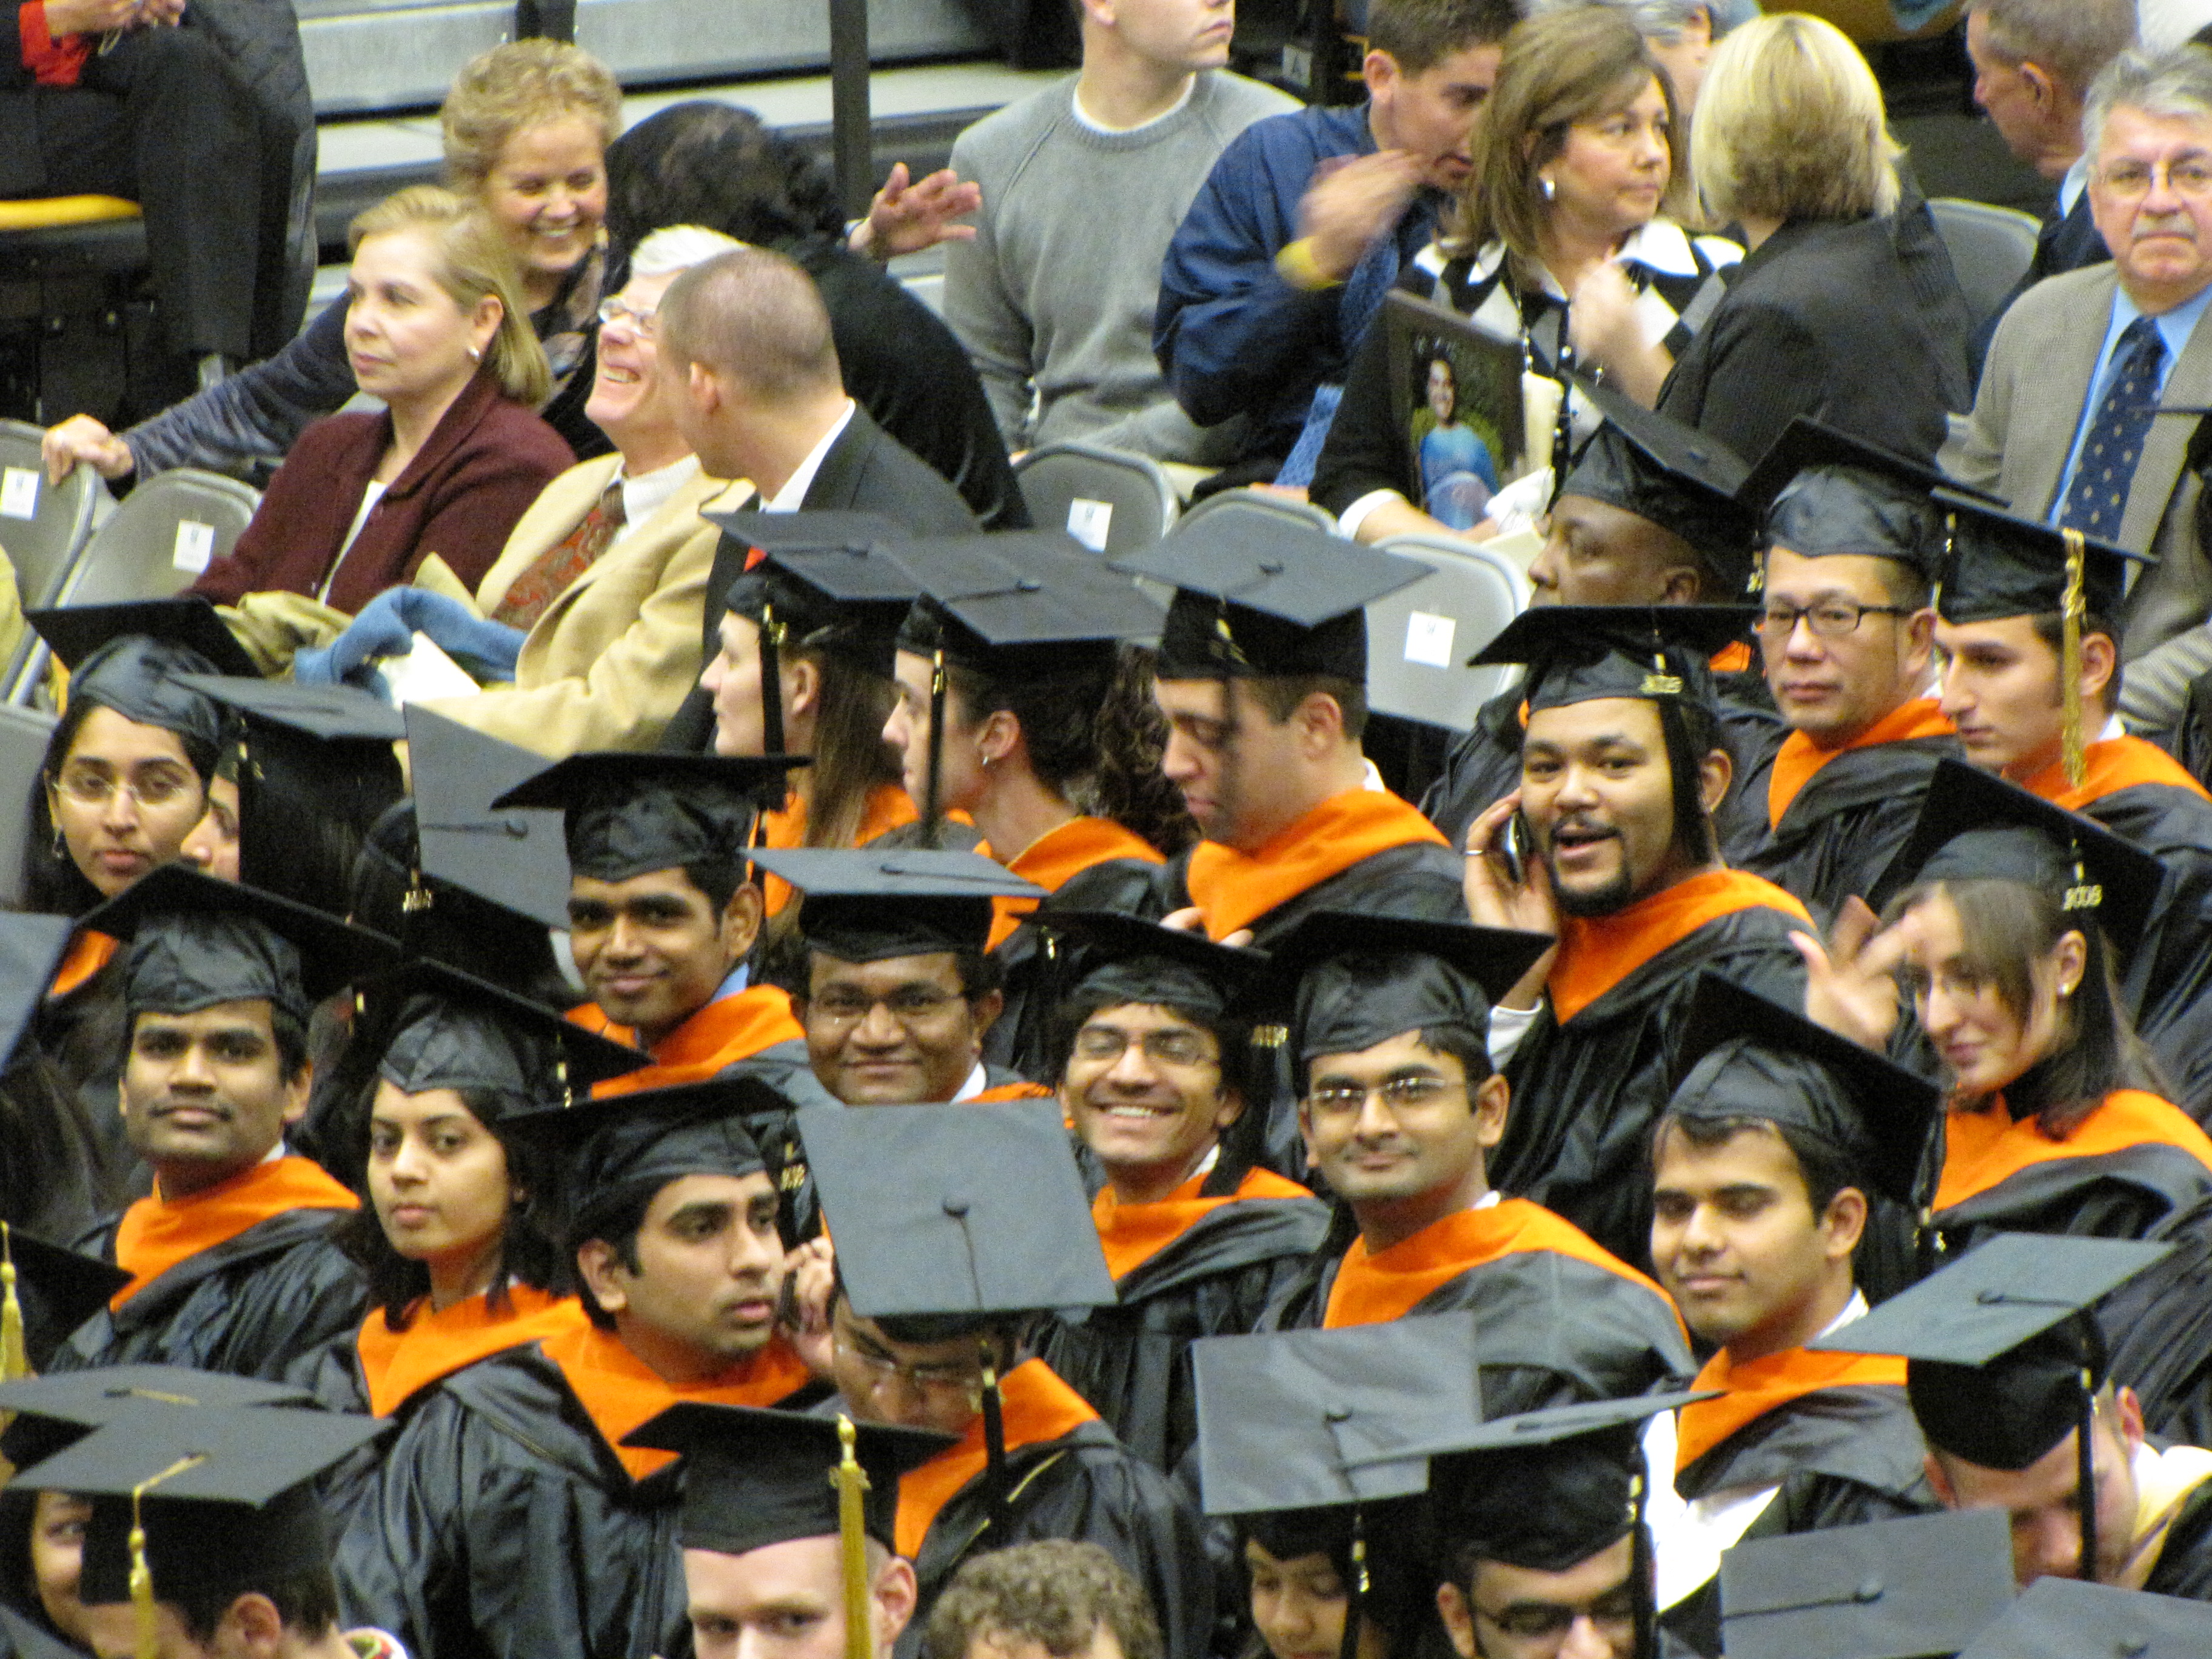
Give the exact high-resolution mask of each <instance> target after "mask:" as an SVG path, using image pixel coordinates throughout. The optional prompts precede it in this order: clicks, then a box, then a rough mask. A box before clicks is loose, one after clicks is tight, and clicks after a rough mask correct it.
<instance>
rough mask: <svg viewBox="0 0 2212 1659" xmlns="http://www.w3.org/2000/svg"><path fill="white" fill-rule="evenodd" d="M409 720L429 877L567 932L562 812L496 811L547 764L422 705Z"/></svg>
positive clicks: (412, 708) (410, 710)
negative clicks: (499, 803) (504, 797)
mask: <svg viewBox="0 0 2212 1659" xmlns="http://www.w3.org/2000/svg"><path fill="white" fill-rule="evenodd" d="M403 712H404V716H405V719H406V722H407V761H408V769H409V772H410V775H411V777H412V779H413V781H414V785H415V835H416V844H417V846H418V847H419V848H420V849H421V852H420V858H421V864H422V871H421V873H422V874H423V875H424V876H427V877H428V878H430V879H431V880H433V881H438V882H445V883H447V884H450V885H452V886H454V887H458V888H459V889H461V890H463V891H465V892H469V893H473V894H474V895H476V896H477V897H478V898H481V899H484V900H487V901H489V902H491V903H493V904H496V905H499V906H500V907H501V908H504V909H507V910H512V911H513V912H514V913H515V914H516V915H523V916H527V917H529V918H530V919H531V920H532V921H536V922H539V923H542V924H543V925H544V926H545V927H552V928H563V927H567V926H568V844H567V842H566V841H565V840H564V839H563V837H562V827H561V814H560V813H559V812H557V811H552V810H550V808H545V807H532V806H510V807H507V808H505V809H503V810H495V808H494V807H493V805H492V803H493V802H494V801H495V800H497V799H499V798H500V797H501V796H502V795H504V794H505V793H507V791H508V790H510V789H513V788H515V787H518V786H520V784H521V783H523V782H524V781H526V780H527V779H530V778H532V777H535V776H537V775H538V774H539V773H541V772H543V771H544V769H545V761H544V757H543V756H540V755H535V754H532V752H531V751H530V750H527V749H524V748H520V747H519V746H517V745H516V744H511V743H503V742H501V740H500V739H499V738H495V737H490V736H488V735H487V734H485V733H484V732H478V731H477V730H476V729H474V728H473V727H471V726H464V725H462V724H461V723H460V722H459V720H448V719H447V718H446V716H444V715H443V714H434V713H432V712H431V711H430V710H429V709H428V708H423V707H422V706H421V705H420V704H417V703H410V704H409V705H408V706H407V708H405V710H404V711H403ZM434 902H435V901H434Z"/></svg>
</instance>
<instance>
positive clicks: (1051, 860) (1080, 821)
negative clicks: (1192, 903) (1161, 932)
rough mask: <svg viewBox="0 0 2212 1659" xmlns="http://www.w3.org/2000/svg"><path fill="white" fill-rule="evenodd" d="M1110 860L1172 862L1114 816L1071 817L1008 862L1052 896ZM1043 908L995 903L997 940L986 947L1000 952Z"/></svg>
mask: <svg viewBox="0 0 2212 1659" xmlns="http://www.w3.org/2000/svg"><path fill="white" fill-rule="evenodd" d="M1109 859H1137V860H1142V861H1143V862H1144V863H1146V864H1162V863H1164V862H1166V860H1164V859H1162V858H1161V857H1160V854H1159V850H1158V848H1155V847H1154V846H1153V845H1152V842H1148V841H1146V839H1145V838H1144V837H1143V836H1139V835H1138V834H1136V833H1135V832H1134V831H1133V830H1130V829H1123V828H1122V827H1121V825H1120V824H1118V823H1115V822H1114V820H1113V819H1111V818H1085V817H1077V818H1070V819H1069V820H1068V821H1067V822H1066V823H1063V824H1061V825H1060V826H1059V827H1058V828H1057V829H1048V830H1046V831H1045V832H1044V834H1042V836H1038V837H1037V838H1036V840H1035V841H1033V842H1030V844H1029V845H1028V846H1027V847H1025V848H1023V849H1022V850H1021V851H1020V852H1019V853H1018V854H1016V855H1015V856H1014V857H1013V858H1012V859H1010V860H1008V861H1007V864H1006V872H1007V873H1008V874H1009V875H1016V876H1019V877H1020V878H1022V879H1023V880H1024V881H1027V882H1034V883H1035V884H1036V885H1038V886H1039V887H1042V888H1043V889H1044V890H1045V891H1046V892H1048V893H1057V892H1058V891H1059V890H1060V889H1061V888H1062V887H1064V886H1066V884H1067V882H1068V880H1069V878H1072V877H1074V876H1079V875H1081V874H1082V873H1083V872H1085V870H1088V869H1089V868H1090V867H1091V866H1092V865H1094V864H1103V863H1105V862H1106V860H1109ZM1036 908H1037V901H1036V899H1023V898H997V899H993V900H992V901H991V938H990V940H989V942H988V944H987V945H985V946H984V948H985V949H986V950H990V951H995V950H997V949H998V948H999V947H1000V945H1003V944H1005V943H1006V939H1007V938H1008V936H1009V935H1011V934H1012V933H1013V931H1014V929H1015V928H1017V927H1020V926H1021V923H1022V918H1023V917H1024V916H1025V915H1029V913H1030V911H1032V910H1034V909H1036Z"/></svg>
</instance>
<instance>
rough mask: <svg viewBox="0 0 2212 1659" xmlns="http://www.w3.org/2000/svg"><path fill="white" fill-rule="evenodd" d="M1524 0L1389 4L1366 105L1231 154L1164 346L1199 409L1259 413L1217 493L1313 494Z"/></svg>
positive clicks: (1264, 133) (1183, 396)
mask: <svg viewBox="0 0 2212 1659" xmlns="http://www.w3.org/2000/svg"><path fill="white" fill-rule="evenodd" d="M1519 16H1520V13H1519V11H1518V9H1516V7H1515V6H1514V4H1513V3H1512V0H1376V4H1375V5H1374V6H1373V7H1372V8H1371V9H1370V11H1369V12H1368V15H1367V56H1366V58H1364V60H1363V61H1362V63H1361V64H1360V76H1361V78H1362V80H1363V81H1364V82H1365V84H1366V88H1367V100H1366V102H1365V103H1364V104H1359V105H1355V106H1331V105H1319V104H1317V105H1315V106H1311V107H1310V108H1307V109H1301V110H1294V111H1292V112H1291V113H1289V114H1287V115H1271V116H1269V117H1268V118H1267V119H1266V120H1264V121H1255V122H1254V123H1253V124H1252V125H1250V126H1249V127H1247V128H1245V129H1244V131H1243V133H1242V134H1240V135H1239V136H1238V137H1237V138H1236V139H1235V140H1233V141H1232V142H1231V144H1230V146H1229V148H1228V149H1225V150H1224V151H1222V153H1221V159H1220V161H1218V162H1216V163H1215V164H1214V167H1213V171H1212V173H1208V174H1207V175H1206V184H1205V185H1204V186H1203V187H1202V188H1201V189H1200V191H1199V192H1198V197H1197V199H1196V200H1195V201H1194V202H1193V203H1192V204H1190V211H1189V212H1188V214H1186V215H1184V216H1183V222H1182V225H1181V226H1180V227H1178V228H1177V229H1176V234H1175V240H1173V241H1171V242H1170V243H1169V244H1168V252H1167V260H1166V263H1165V264H1164V266H1163V267H1162V269H1161V272H1160V298H1159V307H1158V312H1157V313H1155V315H1154V317H1153V319H1152V349H1153V350H1154V351H1155V352H1156V353H1157V354H1158V356H1159V360H1160V367H1161V368H1162V369H1163V370H1164V371H1165V373H1166V374H1167V377H1168V384H1169V386H1170V387H1171V388H1172V389H1173V391H1174V392H1175V396H1176V402H1177V403H1179V404H1182V408H1183V412H1184V413H1185V414H1187V415H1188V416H1190V417H1191V419H1192V420H1194V421H1195V422H1198V423H1199V424H1200V426H1213V425H1216V424H1218V423H1219V422H1223V421H1226V420H1228V419H1229V418H1231V416H1235V415H1237V414H1239V413H1242V412H1244V411H1246V410H1249V411H1250V412H1251V419H1250V421H1249V422H1248V423H1247V424H1246V427H1245V432H1244V442H1243V447H1242V448H1241V449H1240V451H1239V452H1238V453H1237V455H1236V456H1235V457H1233V458H1232V459H1230V460H1229V461H1228V462H1227V463H1226V465H1225V467H1224V469H1223V471H1221V472H1220V473H1219V474H1218V475H1217V476H1216V477H1215V478H1214V480H1213V481H1212V483H1211V484H1210V486H1209V487H1210V488H1214V489H1226V488H1229V487H1230V486H1231V485H1235V484H1242V483H1255V482H1266V481H1267V480H1269V479H1273V481H1274V482H1275V483H1281V484H1288V485H1293V486H1297V487H1299V488H1303V487H1304V485H1306V484H1307V483H1310V482H1311V481H1312V478H1313V465H1314V462H1315V460H1316V459H1318V457H1319V456H1320V453H1321V444H1322V439H1324V438H1326V437H1327V436H1328V423H1329V421H1330V419H1331V418H1332V417H1333V416H1334V414H1335V412H1336V404H1337V399H1338V398H1340V397H1341V396H1342V395H1343V389H1344V371H1345V365H1346V362H1347V361H1348V360H1349V359H1350V357H1351V356H1352V349H1353V348H1354V347H1355V346H1357V345H1358V343H1359V340H1360V337H1362V336H1363V335H1364V334H1365V333H1366V331H1367V329H1368V325H1370V324H1371V323H1372V322H1373V321H1374V320H1375V316H1376V312H1377V311H1378V310H1379V309H1380V308H1381V307H1382V304H1383V295H1384V294H1385V293H1386V292H1387V291H1388V290H1389V286H1390V284H1391V283H1393V282H1394V281H1395V280H1396V278H1397V275H1398V271H1399V268H1400V267H1401V266H1402V265H1403V264H1405V263H1406V262H1407V260H1409V259H1411V258H1413V256H1414V255H1415V254H1417V253H1419V252H1420V251H1421V249H1422V248H1424V247H1425V246H1428V243H1429V240H1430V238H1431V236H1433V235H1434V234H1435V232H1436V225H1437V217H1438V216H1439V215H1440V214H1441V213H1442V212H1443V210H1444V209H1445V208H1446V206H1447V205H1448V204H1449V202H1450V200H1451V196H1452V192H1453V191H1456V190H1457V189H1458V188H1459V186H1460V185H1461V184H1462V182H1464V181H1465V179H1466V178H1467V175H1468V170H1469V168H1470V167H1473V165H1474V162H1473V160H1472V157H1471V155H1470V153H1469V148H1470V146H1471V145H1472V143H1473V142H1474V121H1475V116H1476V114H1477V112H1479V111H1480V109H1481V107H1482V102H1483V100H1484V99H1486V98H1487V97H1488V96H1489V95H1490V88H1491V87H1492V83H1494V82H1496V81H1497V79H1498V58H1499V56H1500V54H1501V53H1502V52H1503V49H1504V40H1505V35H1506V32H1507V31H1508V30H1509V29H1510V28H1511V27H1513V25H1514V23H1515V21H1516V20H1517V19H1518V18H1519Z"/></svg>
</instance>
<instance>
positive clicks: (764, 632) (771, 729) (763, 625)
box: [760, 599, 783, 755]
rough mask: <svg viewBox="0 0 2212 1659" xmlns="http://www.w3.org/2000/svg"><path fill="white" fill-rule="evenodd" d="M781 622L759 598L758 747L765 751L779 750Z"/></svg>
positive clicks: (766, 601) (770, 601)
mask: <svg viewBox="0 0 2212 1659" xmlns="http://www.w3.org/2000/svg"><path fill="white" fill-rule="evenodd" d="M782 648H783V624H782V623H780V622H778V621H777V620H776V619H775V601H774V600H773V599H763V600H762V601H761V620H760V676H761V687H760V690H761V739H762V741H761V746H762V748H763V750H765V751H766V752H767V753H769V754H771V755H781V753H782V752H783V655H782Z"/></svg>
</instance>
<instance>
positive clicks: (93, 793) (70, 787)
mask: <svg viewBox="0 0 2212 1659" xmlns="http://www.w3.org/2000/svg"><path fill="white" fill-rule="evenodd" d="M198 784H199V778H198V776H197V774H195V773H191V772H188V771H186V770H185V769H184V768H183V767H181V766H148V767H144V768H142V769H140V770H139V771H137V773H135V774H133V775H131V776H130V777H127V778H125V777H118V776H117V775H115V774H114V773H112V772H111V771H108V770H106V769H105V768H101V767H94V766H71V767H70V768H68V769H65V770H64V772H63V773H62V775H60V776H59V777H58V778H56V779H55V780H54V787H55V788H56V789H57V790H58V791H59V792H60V793H63V794H64V795H66V796H68V797H69V798H70V799H71V800H72V801H74V802H76V804H77V805H80V806H105V805H107V803H108V802H109V801H111V800H112V799H114V798H115V793H116V792H117V791H118V790H121V791H122V792H123V793H125V794H126V795H128V796H130V797H131V799H132V800H133V801H135V802H137V804H138V805H141V806H167V805H168V804H169V803H170V802H171V801H173V800H175V799H178V798H179V796H182V795H185V794H189V793H191V791H192V790H194V789H195V788H197V787H198Z"/></svg>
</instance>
